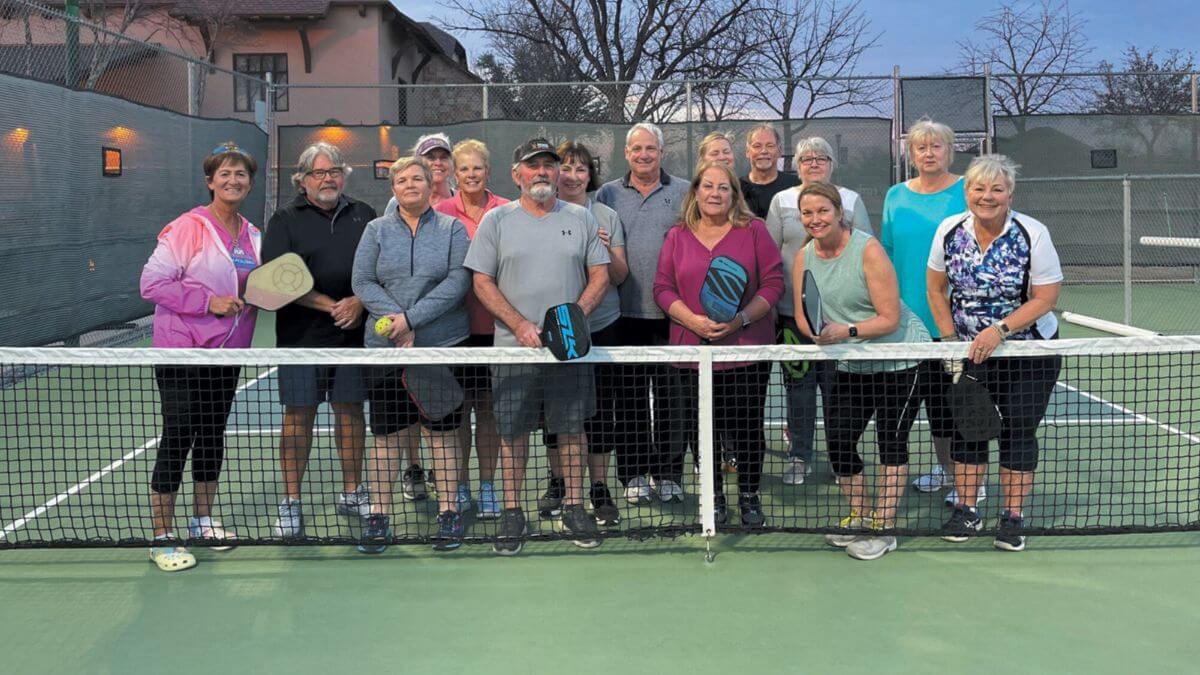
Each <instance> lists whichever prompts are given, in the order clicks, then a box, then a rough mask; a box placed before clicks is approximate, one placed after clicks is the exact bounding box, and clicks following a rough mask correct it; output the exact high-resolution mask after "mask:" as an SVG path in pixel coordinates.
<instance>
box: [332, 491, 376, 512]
mask: <svg viewBox="0 0 1200 675" xmlns="http://www.w3.org/2000/svg"><path fill="white" fill-rule="evenodd" d="M337 512H338V513H340V514H342V515H343V516H358V517H359V518H366V517H367V516H369V515H371V496H370V495H368V494H367V488H366V486H365V485H359V486H358V487H356V488H354V492H343V493H342V494H340V495H338V504H337Z"/></svg>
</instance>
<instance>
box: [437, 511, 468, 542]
mask: <svg viewBox="0 0 1200 675" xmlns="http://www.w3.org/2000/svg"><path fill="white" fill-rule="evenodd" d="M462 540H463V520H462V516H461V515H459V514H458V513H457V512H455V511H442V512H441V513H439V514H438V517H437V534H436V535H434V537H433V550H435V551H453V550H454V549H456V548H458V547H459V546H462Z"/></svg>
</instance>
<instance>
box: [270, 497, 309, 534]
mask: <svg viewBox="0 0 1200 675" xmlns="http://www.w3.org/2000/svg"><path fill="white" fill-rule="evenodd" d="M300 507H301V503H300V500H299V499H284V500H283V501H282V502H279V518H277V519H276V520H275V536H276V537H279V538H280V539H288V538H290V537H299V536H300V535H302V534H304V511H303V509H301V508H300Z"/></svg>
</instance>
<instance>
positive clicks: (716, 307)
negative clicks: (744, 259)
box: [700, 255, 750, 323]
mask: <svg viewBox="0 0 1200 675" xmlns="http://www.w3.org/2000/svg"><path fill="white" fill-rule="evenodd" d="M749 283H750V276H749V275H748V274H746V268H745V267H742V266H741V264H740V263H738V261H736V260H734V259H733V258H730V257H728V256H723V255H721V256H717V257H716V258H713V261H712V262H711V263H709V264H708V272H707V273H706V274H705V275H704V285H703V286H702V287H701V288H700V306H701V307H703V308H704V313H705V314H707V315H708V318H710V319H712V320H713V321H716V322H718V323H727V322H729V321H733V317H735V316H737V313H738V311H739V310H741V308H742V294H744V293H745V292H746V286H747V284H749Z"/></svg>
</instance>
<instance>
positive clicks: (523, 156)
mask: <svg viewBox="0 0 1200 675" xmlns="http://www.w3.org/2000/svg"><path fill="white" fill-rule="evenodd" d="M538 155H550V156H551V157H553V158H554V161H556V162H561V161H562V158H560V157H559V156H558V153H557V152H555V151H554V146H553V145H550V141H548V140H546V139H544V138H531V139H529V140H527V141H525V142H524V143H522V144H521V145H519V146H517V149H516V150H514V151H513V161H514V162H525V161H528V160H531V159H533V158H534V157H537V156H538Z"/></svg>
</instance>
